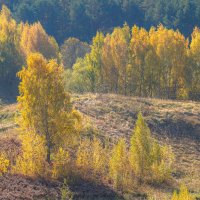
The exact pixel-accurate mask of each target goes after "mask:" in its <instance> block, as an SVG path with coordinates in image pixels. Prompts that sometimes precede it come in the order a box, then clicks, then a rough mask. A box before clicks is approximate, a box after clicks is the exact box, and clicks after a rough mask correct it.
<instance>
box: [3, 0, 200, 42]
mask: <svg viewBox="0 0 200 200" xmlns="http://www.w3.org/2000/svg"><path fill="white" fill-rule="evenodd" d="M0 4H1V5H2V4H5V5H7V6H8V7H9V8H10V9H11V10H12V13H13V15H14V16H15V19H16V20H17V21H18V22H19V21H23V22H26V21H28V22H29V23H34V22H37V21H40V22H41V24H42V25H43V27H44V28H45V30H46V31H47V32H48V34H50V35H53V36H54V37H55V38H56V40H57V41H58V42H59V44H61V43H63V41H64V40H65V39H66V38H68V37H76V38H79V39H80V40H83V41H90V40H91V38H92V37H93V35H95V34H96V32H97V30H99V31H105V32H108V31H110V30H112V28H113V27H116V26H122V25H123V23H124V22H127V23H128V24H129V25H130V26H132V25H133V24H137V25H138V26H142V27H145V28H147V29H148V28H150V27H151V26H152V25H153V26H157V25H158V24H160V23H162V24H163V25H164V26H166V27H168V28H173V29H177V28H178V29H179V30H180V31H181V32H182V33H184V34H185V35H186V36H188V35H189V34H191V32H192V30H193V28H194V26H200V15H199V13H200V12H199V11H200V2H199V1H198V0H176V1H174V0H168V1H163V0H140V1H139V0H108V1H105V0H60V1H57V0H34V1H29V0H14V1H10V0H1V1H0Z"/></svg>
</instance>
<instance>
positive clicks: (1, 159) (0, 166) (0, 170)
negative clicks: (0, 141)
mask: <svg viewBox="0 0 200 200" xmlns="http://www.w3.org/2000/svg"><path fill="white" fill-rule="evenodd" d="M9 165H10V161H9V160H8V159H7V158H6V155H5V154H0V175H2V174H4V173H6V172H7V171H8V167H9Z"/></svg>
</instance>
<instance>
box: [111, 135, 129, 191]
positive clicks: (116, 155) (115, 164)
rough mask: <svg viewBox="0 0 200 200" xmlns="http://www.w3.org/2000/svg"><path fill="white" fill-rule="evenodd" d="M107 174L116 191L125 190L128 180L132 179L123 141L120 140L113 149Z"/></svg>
mask: <svg viewBox="0 0 200 200" xmlns="http://www.w3.org/2000/svg"><path fill="white" fill-rule="evenodd" d="M109 174H110V178H111V180H112V181H113V184H114V187H115V188H116V189H118V190H124V189H127V187H128V186H129V184H128V182H129V179H130V178H132V177H130V168H129V161H128V152H127V148H126V143H125V140H124V139H120V140H119V142H118V143H117V144H116V145H115V146H114V147H113V151H112V155H111V158H110V163H109Z"/></svg>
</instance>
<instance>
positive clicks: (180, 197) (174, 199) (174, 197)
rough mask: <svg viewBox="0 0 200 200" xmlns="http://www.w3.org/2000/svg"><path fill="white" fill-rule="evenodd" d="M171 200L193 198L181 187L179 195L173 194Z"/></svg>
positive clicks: (188, 199) (192, 199) (184, 187)
mask: <svg viewBox="0 0 200 200" xmlns="http://www.w3.org/2000/svg"><path fill="white" fill-rule="evenodd" d="M172 200H195V198H194V197H192V195H191V194H190V193H189V191H188V189H187V187H186V186H185V185H182V186H181V188H180V191H179V193H177V191H175V192H174V194H173V196H172Z"/></svg>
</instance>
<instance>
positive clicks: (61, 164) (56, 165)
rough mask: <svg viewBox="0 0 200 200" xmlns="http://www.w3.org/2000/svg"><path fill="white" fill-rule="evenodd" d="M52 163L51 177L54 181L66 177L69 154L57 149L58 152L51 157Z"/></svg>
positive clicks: (68, 167)
mask: <svg viewBox="0 0 200 200" xmlns="http://www.w3.org/2000/svg"><path fill="white" fill-rule="evenodd" d="M52 161H53V168H52V177H53V178H55V179H57V178H62V177H66V176H67V175H68V173H69V169H70V156H69V153H68V152H67V151H65V150H63V149H62V148H59V149H58V151H57V152H56V153H55V154H54V155H53V159H52Z"/></svg>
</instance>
